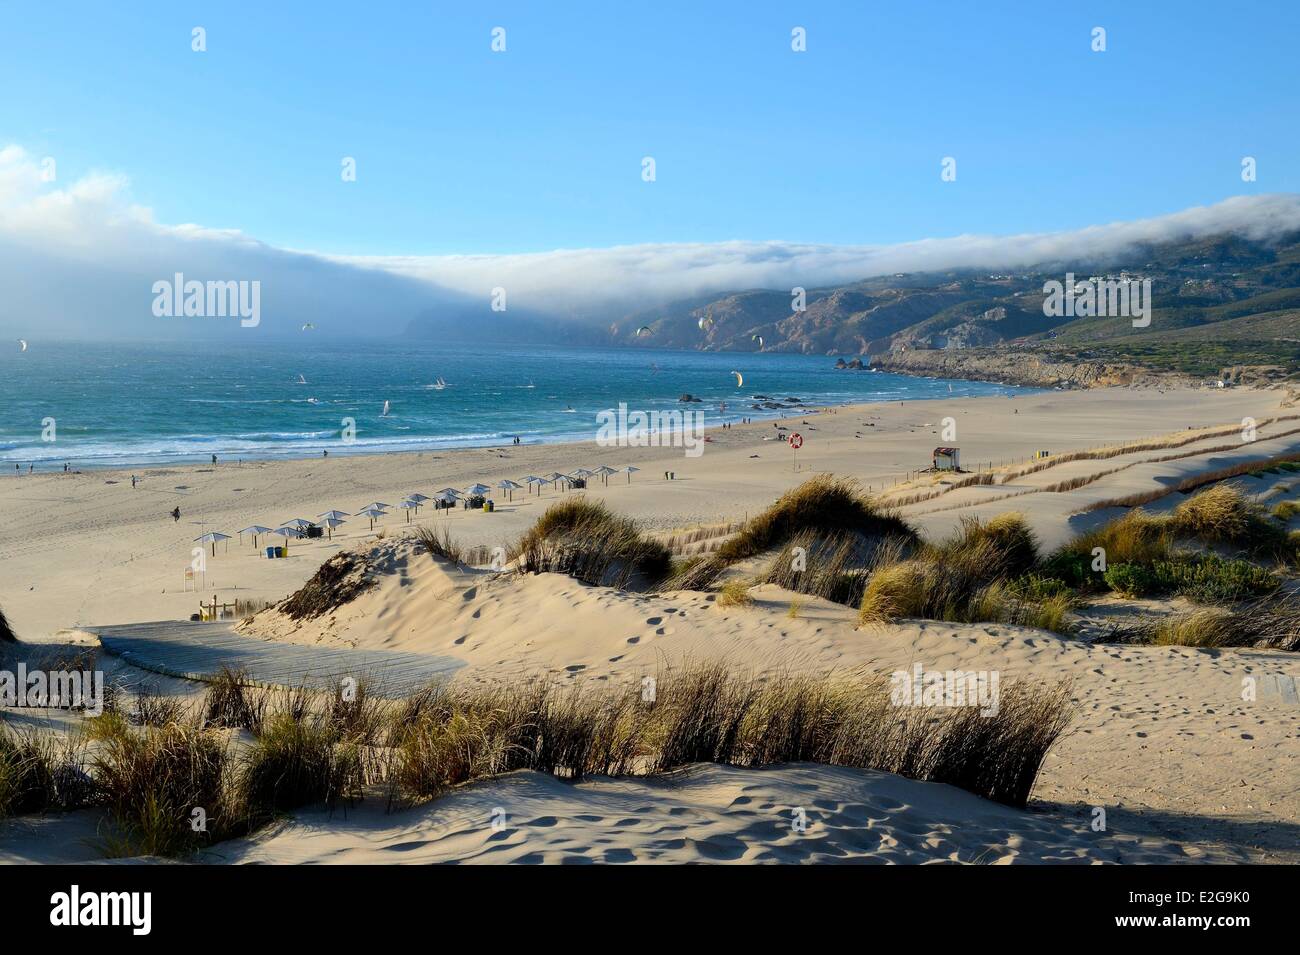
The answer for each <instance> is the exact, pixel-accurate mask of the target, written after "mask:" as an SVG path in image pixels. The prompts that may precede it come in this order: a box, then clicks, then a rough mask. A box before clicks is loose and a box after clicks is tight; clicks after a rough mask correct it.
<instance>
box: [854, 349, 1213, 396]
mask: <svg viewBox="0 0 1300 955" xmlns="http://www.w3.org/2000/svg"><path fill="white" fill-rule="evenodd" d="M869 364H870V365H871V367H873V368H878V369H880V370H881V371H890V372H895V373H898V374H903V375H923V376H926V377H933V378H962V379H971V380H976V381H998V382H1003V383H1005V384H1008V385H1023V386H1026V387H1033V388H1106V387H1117V386H1118V387H1151V386H1161V387H1171V386H1174V385H1179V384H1182V385H1189V384H1194V383H1195V382H1193V381H1192V380H1191V379H1189V378H1188V377H1187V376H1185V375H1180V374H1176V373H1170V372H1161V371H1154V370H1152V369H1149V368H1142V367H1140V366H1138V365H1131V364H1125V363H1122V362H1108V361H1096V360H1090V359H1074V360H1071V359H1068V358H1066V357H1064V356H1062V357H1060V358H1053V357H1051V356H1047V355H1036V354H1033V353H1026V352H1008V351H1006V350H1003V349H999V350H992V349H975V348H962V349H917V350H913V351H904V352H891V353H889V354H886V355H879V356H876V357H873V358H872V359H871V360H870V362H869Z"/></svg>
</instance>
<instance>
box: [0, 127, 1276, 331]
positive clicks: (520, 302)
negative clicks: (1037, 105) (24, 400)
mask: <svg viewBox="0 0 1300 955" xmlns="http://www.w3.org/2000/svg"><path fill="white" fill-rule="evenodd" d="M42 171H43V166H42V164H41V162H39V161H38V160H37V159H35V158H34V157H32V156H30V155H28V154H27V153H26V152H24V150H22V149H21V148H19V147H17V146H8V147H5V148H3V149H0V287H3V289H4V290H5V294H4V295H3V296H0V329H4V330H5V331H6V332H8V333H11V334H19V335H22V334H24V333H27V334H30V333H31V332H32V330H33V329H40V330H42V331H43V332H45V333H47V334H58V335H62V336H64V337H93V338H113V337H141V336H144V337H151V338H159V337H169V336H171V335H182V334H183V335H193V333H194V329H195V327H196V326H195V325H193V324H192V323H193V322H196V321H198V322H207V323H208V324H206V325H201V326H198V327H201V328H202V329H203V330H204V331H216V332H220V333H221V334H229V333H232V332H233V331H234V330H235V329H236V328H237V326H238V323H237V322H227V323H224V324H222V323H220V322H217V321H216V320H210V319H188V320H186V319H160V318H158V317H156V316H154V315H153V314H152V312H151V304H152V301H153V294H152V292H151V287H152V284H153V283H154V282H155V281H157V280H159V279H170V278H171V277H172V276H173V275H174V274H175V273H177V272H182V273H184V274H185V276H186V278H194V279H198V280H201V281H206V280H249V281H252V280H257V281H260V282H261V283H262V284H261V288H262V312H263V325H262V333H268V332H269V333H276V332H279V333H286V334H287V333H289V332H291V331H295V330H297V329H298V328H299V326H300V324H301V323H303V322H312V323H313V324H315V325H316V327H317V329H320V330H322V332H323V333H324V334H343V335H348V336H352V337H355V336H361V335H396V334H400V333H402V332H403V331H405V330H406V329H407V328H408V327H409V326H410V325H411V323H412V321H413V320H414V319H416V318H417V317H419V316H421V315H425V316H428V315H431V314H432V315H438V316H446V317H447V319H446V320H448V321H454V320H459V319H461V318H463V317H464V316H466V315H478V314H481V315H483V317H485V318H486V317H489V316H491V315H492V314H493V313H491V312H490V311H489V306H490V302H491V296H492V291H493V289H494V288H504V289H505V290H506V292H507V296H508V298H507V301H508V304H509V309H510V312H511V313H512V314H518V313H525V314H529V315H530V316H531V317H533V318H538V317H541V318H543V319H579V320H582V319H590V320H596V321H608V320H609V317H610V315H611V313H622V312H626V311H632V310H635V309H640V308H645V307H647V306H651V305H657V304H663V303H666V302H670V301H676V300H679V299H683V298H690V297H695V296H700V295H706V294H712V293H722V292H728V291H734V290H738V289H750V288H774V289H788V288H791V287H793V286H795V285H800V286H804V287H806V288H815V287H818V286H826V285H834V284H841V283H847V282H853V281H857V280H860V279H865V278H870V277H873V276H879V275H889V274H893V273H896V272H924V271H934V270H946V269H954V268H981V269H992V270H999V269H1012V268H1021V267H1026V266H1031V265H1037V264H1044V263H1054V262H1058V261H1062V260H1067V259H1068V260H1070V261H1075V262H1079V261H1095V262H1103V261H1105V260H1108V259H1114V258H1119V257H1121V256H1123V255H1124V254H1125V253H1126V252H1128V251H1131V250H1133V249H1134V248H1135V247H1137V246H1139V245H1141V244H1144V243H1151V242H1161V241H1170V240H1185V239H1192V238H1196V237H1199V236H1207V235H1214V234H1219V233H1227V232H1231V233H1236V234H1240V235H1243V236H1246V237H1248V238H1251V239H1261V240H1267V239H1270V238H1272V237H1275V236H1278V235H1281V234H1284V233H1288V232H1294V231H1297V230H1300V196H1297V195H1293V194H1281V195H1262V196H1242V197H1235V198H1231V199H1227V200H1225V201H1223V202H1220V203H1217V204H1215V205H1211V206H1201V207H1196V208H1191V209H1187V210H1184V211H1182V212H1177V213H1174V214H1171V215H1165V216H1159V217H1155V218H1149V219H1142V220H1137V221H1132V222H1116V223H1111V224H1107V225H1097V226H1092V227H1089V228H1086V229H1080V230H1074V231H1069V232H1050V233H1036V234H1024V235H1012V236H995V235H960V236H954V237H951V238H932V239H921V240H917V241H914V242H904V243H899V244H895V245H874V246H834V245H815V244H806V243H792V242H780V241H765V242H756V241H731V242H718V243H675V244H647V245H628V246H617V247H613V248H605V249H563V250H557V251H553V252H539V253H529V254H516V255H447V256H384V257H374V256H326V255H318V254H315V253H312V252H310V251H296V250H289V249H282V248H276V247H274V246H271V245H268V244H266V243H263V242H259V241H257V240H256V239H254V238H252V237H249V236H247V235H244V234H243V233H241V232H238V231H231V230H219V229H210V228H205V227H203V226H201V225H196V224H182V225H165V224H161V223H158V222H156V221H155V219H154V217H153V215H152V213H151V212H150V211H149V210H148V209H147V208H143V207H141V206H139V205H136V204H133V203H131V202H130V201H129V200H128V198H127V194H126V187H127V182H126V180H125V179H124V178H122V177H121V176H118V175H105V174H96V175H90V176H87V177H85V178H83V179H81V180H79V181H77V182H74V183H72V184H70V185H67V186H64V185H62V184H60V183H57V182H47V181H45V180H44V179H43V178H42ZM497 317H498V318H500V317H501V316H499V315H498V316H497ZM187 322H188V323H191V324H187ZM420 327H422V328H424V327H427V324H426V325H421V326H420Z"/></svg>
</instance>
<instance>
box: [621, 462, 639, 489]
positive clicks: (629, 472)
mask: <svg viewBox="0 0 1300 955" xmlns="http://www.w3.org/2000/svg"><path fill="white" fill-rule="evenodd" d="M640 470H641V469H640V468H638V467H633V466H632V465H630V464H629V465H628V466H627V467H625V468H624V469H623V471H624V473H625V474H627V483H628V484H631V483H632V475H633V474H636V472H637V471H640Z"/></svg>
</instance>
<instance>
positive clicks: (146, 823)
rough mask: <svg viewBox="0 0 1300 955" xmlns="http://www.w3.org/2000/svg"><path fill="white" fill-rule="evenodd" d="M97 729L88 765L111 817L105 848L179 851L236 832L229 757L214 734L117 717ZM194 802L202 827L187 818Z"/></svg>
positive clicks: (118, 852) (121, 852)
mask: <svg viewBox="0 0 1300 955" xmlns="http://www.w3.org/2000/svg"><path fill="white" fill-rule="evenodd" d="M100 719H103V718H102V717H101V718H100ZM99 732H100V736H101V745H100V746H99V748H98V749H97V750H96V752H95V754H94V756H93V757H92V760H91V765H92V775H93V779H94V794H95V798H96V801H97V802H98V803H100V804H101V805H104V806H106V807H107V808H108V810H109V812H110V815H111V818H112V825H111V828H110V830H109V831H108V832H107V833H105V834H103V835H102V844H103V849H104V851H105V853H106V854H107V855H110V856H119V857H120V856H135V855H156V856H171V857H179V856H185V855H188V854H190V853H192V852H194V851H195V850H197V849H199V848H201V847H202V846H203V845H205V844H206V843H207V842H208V841H210V840H214V839H218V838H222V837H223V836H224V835H226V834H231V833H232V832H234V831H236V830H235V829H234V828H233V827H232V824H233V823H234V821H235V819H234V816H235V813H234V812H233V811H232V808H231V807H232V799H231V783H232V780H231V777H230V765H231V764H230V759H229V754H228V752H227V748H226V743H225V741H224V740H222V739H221V738H220V737H219V735H218V734H216V733H213V732H210V731H207V730H201V729H198V728H196V727H193V726H186V725H182V724H179V723H169V724H167V725H166V726H163V727H158V728H154V727H145V728H143V729H141V730H133V729H132V728H131V727H130V726H128V725H127V723H126V721H125V720H118V721H110V722H108V723H105V724H104V725H103V726H102V727H101V728H100V731H99ZM196 809H197V810H201V811H202V813H203V816H204V817H205V821H206V831H202V830H196V828H195V827H194V826H193V825H192V821H193V819H194V811H195V810H196Z"/></svg>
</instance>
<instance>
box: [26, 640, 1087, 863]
mask: <svg viewBox="0 0 1300 955" xmlns="http://www.w3.org/2000/svg"><path fill="white" fill-rule="evenodd" d="M237 677H238V674H228V675H227V676H223V678H222V685H219V686H218V685H214V686H213V687H212V688H210V690H209V694H208V699H206V700H205V701H204V703H203V705H201V706H199V707H197V708H195V709H193V710H192V712H190V713H189V714H188V715H184V714H181V713H177V714H176V718H175V719H171V720H169V721H167V722H165V723H163V724H161V725H149V724H146V725H142V726H133V725H131V723H130V722H129V721H128V720H127V719H126V718H124V716H123V715H122V714H121V713H120V712H118V711H116V710H109V711H106V712H105V713H104V714H103V715H101V716H98V717H95V718H93V719H91V720H89V721H88V723H87V730H86V732H85V734H84V736H85V739H84V740H81V741H78V742H66V743H56V742H53V741H50V740H49V739H46V738H42V737H37V736H34V735H23V734H20V733H18V732H16V731H13V730H11V729H9V728H7V727H6V726H4V725H3V724H0V816H7V815H16V814H20V813H31V812H44V811H48V810H52V809H73V808H82V807H99V808H101V809H102V810H103V811H104V812H105V813H106V821H107V825H106V826H104V827H102V828H101V840H100V848H101V849H102V850H103V851H104V853H105V854H107V855H111V856H124V855H141V854H146V855H161V856H172V857H184V856H186V855H188V854H190V853H192V852H194V851H196V850H197V849H200V848H203V847H204V846H207V845H210V844H211V843H213V842H216V841H219V840H221V839H226V838H231V837H233V836H238V835H241V834H245V833H248V832H250V831H252V830H253V829H255V828H257V827H258V826H260V825H262V824H264V823H265V822H267V821H268V820H270V819H272V818H273V817H274V816H275V815H276V814H277V813H282V812H284V811H287V810H291V809H294V808H296V807H299V806H307V805H324V806H326V807H335V806H345V805H347V804H348V803H349V802H351V801H353V800H357V799H361V798H363V797H365V796H367V795H375V794H383V793H386V794H387V797H388V800H389V803H390V805H394V806H396V805H407V804H411V803H417V802H421V801H424V800H428V799H432V798H436V797H437V796H439V795H441V794H442V793H445V792H446V791H448V790H449V789H452V788H454V787H455V786H458V785H461V784H464V783H467V782H472V781H475V780H480V779H485V778H489V777H491V776H494V775H497V774H500V773H505V772H510V771H512V770H518V769H529V770H536V771H539V772H545V773H551V774H554V775H556V776H559V777H562V778H564V779H568V780H573V781H576V780H580V779H582V778H584V777H587V776H591V775H606V776H646V775H654V774H660V773H666V772H671V771H673V770H676V769H679V768H681V767H684V766H686V765H689V764H691V763H697V762H712V763H725V764H727V765H733V766H744V767H761V766H766V765H770V764H775V763H787V762H816V763H825V764H829V765H835V766H852V767H859V768H867V769H878V770H884V771H886V772H893V773H898V774H901V775H904V776H907V777H910V778H913V779H920V780H930V781H934V782H943V783H948V784H951V785H954V786H958V787H961V788H963V789H966V790H969V791H970V792H973V793H976V794H978V795H980V796H983V797H985V798H988V799H993V800H996V801H998V802H1003V803H1006V804H1008V805H1013V806H1024V805H1025V803H1026V801H1027V800H1028V798H1029V794H1030V792H1031V790H1032V789H1033V785H1034V780H1035V778H1036V776H1037V773H1038V771H1039V769H1040V767H1041V765H1042V761H1043V758H1044V757H1045V756H1046V754H1047V752H1048V750H1049V749H1050V748H1051V747H1052V745H1053V744H1054V743H1055V742H1056V740H1057V739H1058V738H1059V737H1060V735H1061V733H1062V732H1064V730H1065V729H1066V726H1067V724H1068V722H1069V720H1070V718H1071V713H1072V706H1071V703H1070V691H1069V687H1068V686H1067V685H1065V684H1063V683H1061V684H1056V685H1043V684H1036V683H1024V682H1020V683H1013V684H1010V685H1006V684H1004V685H1003V687H1002V689H1001V693H1000V695H999V700H998V706H997V707H996V712H993V713H987V714H985V715H981V712H980V709H979V708H978V707H976V706H968V707H962V706H956V707H923V706H899V705H895V704H894V703H893V702H892V701H891V698H890V687H889V682H888V680H887V679H885V678H884V677H876V676H872V677H865V678H860V679H846V678H842V677H838V678H812V677H790V676H778V677H772V678H768V679H758V678H753V677H748V676H742V675H737V674H735V673H732V672H729V671H728V670H727V669H726V668H725V667H724V666H722V665H708V666H692V667H687V668H685V669H682V670H677V671H671V672H669V673H666V674H663V675H661V676H660V677H659V678H658V679H657V680H656V692H655V693H654V694H652V695H651V697H647V696H646V695H645V694H644V692H643V690H642V688H641V687H640V686H639V685H637V686H635V687H631V688H629V689H627V690H610V689H608V688H602V689H600V690H592V689H590V688H587V687H576V688H575V687H564V688H557V687H555V686H554V685H552V684H550V683H548V682H546V681H543V680H540V679H539V680H532V681H526V682H523V683H518V684H514V685H508V686H507V685H497V686H475V687H456V686H430V687H427V688H425V689H423V690H421V691H419V692H417V693H415V694H413V695H411V696H410V697H408V698H406V699H404V700H400V701H394V702H390V703H386V704H383V705H379V704H377V703H375V702H373V701H368V700H367V699H366V698H365V696H364V694H363V693H358V694H357V695H356V696H355V698H352V699H349V700H348V701H346V702H344V701H343V700H342V698H341V697H340V696H339V695H338V694H337V693H336V694H335V695H333V696H332V697H331V696H328V695H322V694H319V693H311V692H309V691H306V690H304V689H301V688H297V689H292V690H286V689H280V690H272V689H259V688H250V687H245V688H244V696H245V699H244V702H243V703H242V704H239V705H238V707H237V709H238V710H239V712H240V713H242V714H247V713H249V712H253V713H257V714H261V715H260V716H259V718H258V719H256V721H255V723H256V728H255V729H252V730H250V732H251V733H252V736H251V739H249V740H248V741H247V742H244V743H240V742H238V739H237V738H236V737H232V736H231V735H230V731H229V730H226V729H218V728H216V727H215V726H213V725H212V724H211V723H210V722H209V720H208V716H209V715H210V714H213V713H221V712H225V711H227V710H229V707H230V705H231V704H230V700H231V699H232V690H231V688H230V685H229V683H230V682H231V681H232V680H233V679H235V678H237ZM248 697H255V699H251V700H250V699H248ZM43 739H44V740H45V741H42V740H43ZM87 741H88V745H89V748H90V750H91V755H89V756H87V755H86V750H85V746H86V745H87ZM195 810H202V812H203V818H204V820H205V823H206V827H205V828H202V829H199V828H196V827H195V826H193V825H191V823H192V821H193V820H194V819H195Z"/></svg>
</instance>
